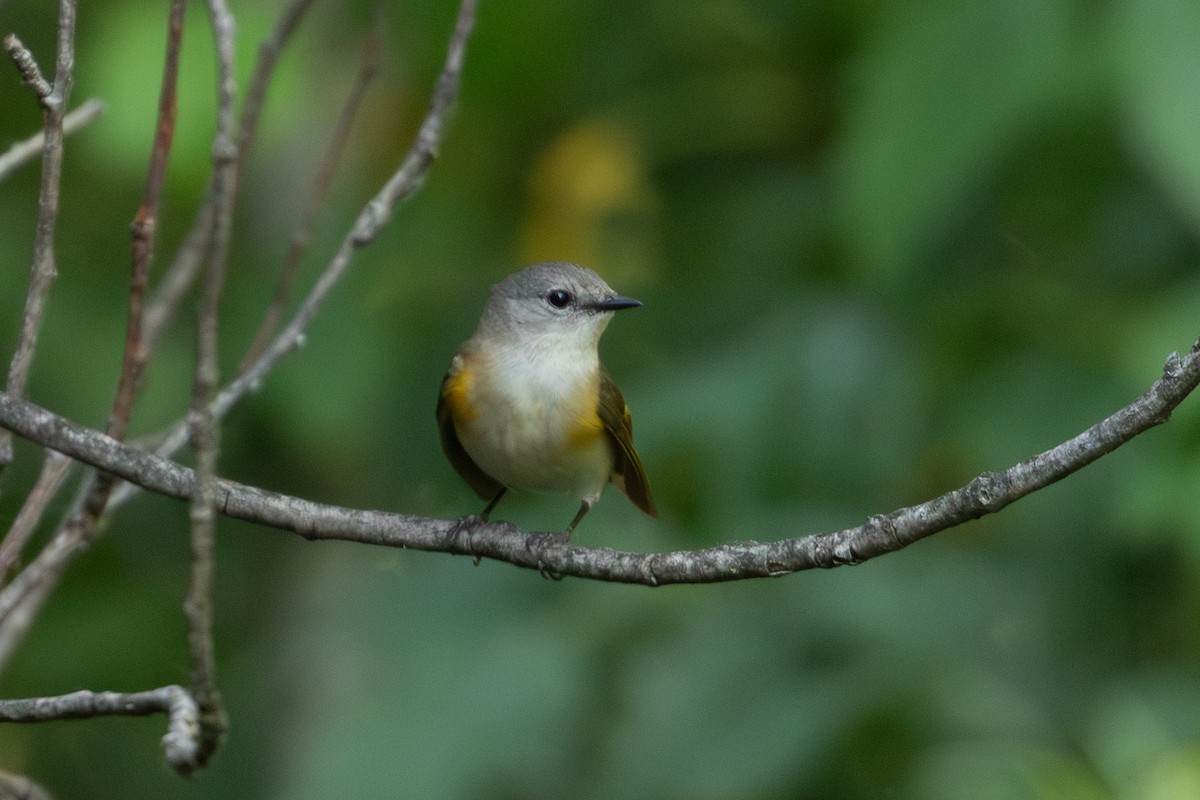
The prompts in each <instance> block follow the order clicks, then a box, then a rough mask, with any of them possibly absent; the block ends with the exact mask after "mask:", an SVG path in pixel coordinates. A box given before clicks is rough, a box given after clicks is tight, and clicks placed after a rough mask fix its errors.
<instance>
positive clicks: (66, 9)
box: [0, 0, 75, 473]
mask: <svg viewBox="0 0 1200 800" xmlns="http://www.w3.org/2000/svg"><path fill="white" fill-rule="evenodd" d="M4 43H5V46H6V47H8V48H9V53H10V54H12V55H13V57H14V59H15V60H16V61H17V67H18V69H21V70H22V74H23V76H24V78H25V80H26V82H30V80H31V78H33V77H36V79H37V80H36V81H34V84H35V85H34V87H33V88H34V91H35V92H36V93H37V95H38V97H39V99H40V102H41V105H42V110H43V113H42V117H43V128H42V129H43V139H42V185H41V189H40V190H39V193H38V221H37V233H36V234H35V237H34V243H33V266H32V268H31V270H30V276H29V286H28V288H27V290H26V293H25V309H24V313H23V314H22V316H21V331H20V334H19V336H18V338H17V349H16V351H15V352H14V353H13V357H12V361H11V362H10V364H9V369H8V383H7V388H6V391H7V392H9V393H10V394H14V395H16V396H18V397H21V396H24V394H25V384H26V382H27V381H28V379H29V370H30V367H31V366H32V365H33V357H34V353H35V351H36V350H37V340H38V335H39V334H40V333H41V329H42V317H43V315H44V314H45V310H46V300H47V299H48V298H49V296H50V286H51V284H53V283H54V279H55V278H56V277H57V275H58V272H57V269H56V268H55V264H54V231H55V228H56V227H57V224H58V196H59V185H60V183H61V181H62V153H63V116H64V114H65V113H66V107H67V100H68V97H69V96H70V93H71V69H72V66H73V65H74V62H75V0H61V2H60V5H59V12H58V52H57V57H56V59H55V74H54V85H53V86H51V87H49V91H48V92H45V91H43V90H44V88H45V80H44V79H43V78H42V77H41V73H40V72H38V71H37V65H36V63H34V61H33V56H32V55H31V54H30V53H29V51H28V50H27V49H25V46H24V45H22V44H21V43H20V41H19V40H17V38H16V36H12V35H10V36H8V37H5V40H4ZM30 67H32V69H33V73H30V72H29V71H28V70H29V68H30ZM11 461H12V440H11V439H10V437H9V436H8V435H7V434H5V433H3V432H0V473H3V471H4V468H5V467H7V466H8V464H9V463H10V462H11Z"/></svg>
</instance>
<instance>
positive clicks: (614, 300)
mask: <svg viewBox="0 0 1200 800" xmlns="http://www.w3.org/2000/svg"><path fill="white" fill-rule="evenodd" d="M641 304H642V301H641V300H634V299H633V298H632V297H621V296H620V295H617V296H615V297H606V298H605V299H603V300H597V301H596V302H595V303H592V308H594V309H595V310H596V311H620V310H621V309H622V308H637V307H638V306H640V305H641Z"/></svg>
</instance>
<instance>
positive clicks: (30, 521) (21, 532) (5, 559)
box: [0, 450, 73, 663]
mask: <svg viewBox="0 0 1200 800" xmlns="http://www.w3.org/2000/svg"><path fill="white" fill-rule="evenodd" d="M72 463H73V462H72V461H71V459H69V458H67V457H66V456H64V455H63V454H62V453H56V452H54V451H53V450H48V451H47V452H46V458H45V459H43V461H42V473H41V475H39V476H38V479H37V482H36V483H34V485H33V488H32V489H30V490H29V494H27V495H25V502H24V503H23V504H22V505H21V510H20V511H19V512H18V513H17V517H16V519H14V520H13V524H12V527H10V528H9V529H8V533H6V534H5V535H4V542H3V544H0V577H3V576H4V575H7V574H8V571H9V569H11V568H12V566H13V565H14V564H16V563H17V559H18V558H20V556H21V549H22V548H23V547H24V546H25V543H26V542H27V541H29V537H30V536H32V535H33V532H34V531H35V530H37V526H38V523H39V522H41V519H42V514H44V513H45V511H46V506H47V505H49V504H50V501H51V500H52V499H54V496H55V495H56V494H58V490H59V488H61V487H62V484H63V481H64V480H65V479H66V477H67V474H68V472H70V467H71V464H72ZM0 650H2V648H0ZM0 663H2V659H0Z"/></svg>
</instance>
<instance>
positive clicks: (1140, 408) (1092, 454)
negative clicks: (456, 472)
mask: <svg viewBox="0 0 1200 800" xmlns="http://www.w3.org/2000/svg"><path fill="white" fill-rule="evenodd" d="M1197 386H1200V341H1197V342H1196V343H1195V344H1194V345H1193V346H1192V349H1191V350H1190V351H1189V352H1188V353H1187V354H1186V355H1185V356H1183V357H1180V356H1178V355H1177V354H1174V353H1172V354H1171V356H1170V357H1169V358H1168V359H1167V363H1166V365H1165V367H1164V369H1163V375H1162V377H1161V378H1160V379H1159V380H1157V381H1156V382H1155V383H1154V384H1153V385H1152V386H1151V387H1150V388H1149V389H1147V390H1146V392H1145V393H1144V394H1142V396H1141V397H1139V398H1138V399H1137V400H1135V401H1134V402H1133V403H1131V404H1129V405H1128V406H1126V407H1125V408H1122V409H1121V410H1119V411H1117V412H1116V413H1114V414H1112V415H1111V416H1109V417H1106V418H1105V419H1103V420H1101V421H1100V422H1098V423H1096V424H1095V425H1093V426H1091V427H1090V428H1088V429H1087V430H1085V431H1084V432H1083V433H1080V434H1079V435H1078V436H1075V437H1074V438H1072V439H1069V440H1067V441H1065V442H1063V443H1062V444H1060V445H1058V446H1057V447H1054V448H1051V449H1050V450H1047V451H1045V452H1043V453H1039V454H1037V455H1035V456H1033V457H1031V458H1029V459H1026V460H1025V461H1022V462H1020V463H1019V464H1015V465H1013V466H1012V467H1009V468H1008V469H1006V470H1004V471H1003V472H987V473H983V474H982V475H979V476H978V477H976V478H975V479H974V480H972V481H971V482H969V483H968V484H966V485H965V486H963V487H961V488H959V489H955V490H954V491H951V492H948V493H946V494H944V495H942V496H941V497H936V498H934V499H932V500H929V501H927V502H924V503H920V504H918V505H915V506H909V507H906V508H900V509H897V510H895V511H892V512H890V513H888V514H879V515H875V516H873V517H871V518H870V519H868V520H867V521H866V522H864V523H863V524H862V525H859V526H858V527H855V528H847V529H845V530H841V531H836V532H833V533H823V534H815V535H811V536H797V537H792V538H786V539H781V540H778V541H773V542H756V541H746V542H740V543H737V544H729V545H721V546H719V547H710V548H705V549H702V550H687V551H678V552H672V553H631V552H625V551H619V550H612V549H608V548H602V547H582V546H579V545H568V544H559V543H558V540H555V539H554V538H553V537H547V536H545V535H539V534H533V535H531V534H527V533H524V532H522V531H520V530H519V529H517V527H516V526H514V525H512V524H510V523H506V522H494V523H486V522H483V521H482V520H480V519H479V518H478V517H464V518H463V519H459V520H440V519H430V518H427V517H418V516H412V515H408V514H396V513H387V512H382V511H367V510H360V509H349V508H341V507H338V506H331V505H324V504H321V503H314V502H312V501H309V500H304V499H301V498H296V497H288V496H286V495H282V494H278V493H276V492H270V491H266V490H264V489H259V488H256V487H252V486H244V485H241V484H237V483H234V482H233V481H225V480H219V481H218V482H217V487H216V488H217V497H218V502H217V508H218V509H220V511H221V513H223V514H225V515H227V516H230V517H233V518H235V519H241V520H246V521H249V522H255V523H258V524H261V525H266V526H269V527H273V528H279V529H281V530H288V531H292V532H294V533H297V534H299V535H300V536H303V537H304V538H306V539H328V540H341V541H353V542H360V543H363V544H373V545H382V546H387V547H402V548H410V549H414V550H428V551H434V552H445V553H454V554H460V555H470V556H477V557H482V558H492V559H496V560H499V561H507V562H508V563H510V564H514V565H516V566H519V567H525V568H528V569H537V570H539V571H541V572H543V573H549V574H553V575H562V576H566V575H571V576H574V577H579V578H591V579H595V580H604V581H615V582H621V583H638V584H644V585H647V586H661V585H664V584H673V583H714V582H719V581H732V580H743V579H746V578H764V577H776V576H780V575H786V574H789V573H793V572H799V571H801V570H806V569H813V568H828V567H838V566H843V565H847V564H859V563H861V562H863V561H866V560H868V559H871V558H875V557H876V556H880V555H883V554H884V553H890V552H894V551H896V550H900V549H901V548H904V547H907V546H908V545H910V544H912V543H913V542H916V541H918V540H919V539H923V538H925V537H926V536H929V535H931V534H934V533H937V532H939V531H943V530H946V529H948V528H951V527H954V526H956V525H959V524H962V523H963V522H967V521H968V520H972V519H977V518H979V517H982V516H984V515H986V514H992V513H995V512H997V511H999V510H1000V509H1002V508H1004V507H1005V506H1007V505H1009V504H1010V503H1013V502H1015V501H1017V500H1019V499H1021V498H1022V497H1025V496H1026V495H1028V494H1030V493H1032V492H1035V491H1037V490H1039V489H1042V488H1044V487H1046V486H1049V485H1050V484H1052V483H1054V482H1056V481H1059V480H1061V479H1063V478H1065V477H1066V476H1068V475H1070V474H1072V473H1073V472H1076V471H1078V470H1080V469H1082V468H1083V467H1085V466H1087V465H1088V464H1090V463H1092V462H1093V461H1095V460H1096V459H1098V458H1100V457H1102V456H1104V455H1106V454H1107V453H1110V452H1112V451H1113V450H1115V449H1116V448H1118V447H1120V446H1121V445H1122V444H1124V443H1125V442H1127V441H1129V440H1130V439H1132V438H1134V437H1135V436H1137V435H1138V434H1141V433H1143V432H1145V431H1147V430H1149V429H1150V428H1153V427H1155V426H1157V425H1161V424H1162V423H1164V422H1166V421H1167V420H1168V419H1169V418H1170V415H1171V412H1172V411H1173V410H1174V409H1175V408H1176V407H1177V406H1178V405H1179V404H1180V403H1181V402H1182V401H1183V399H1184V398H1185V397H1187V396H1188V395H1189V394H1190V393H1191V392H1192V391H1194V390H1195V389H1196V387H1197ZM0 426H4V427H8V428H9V429H10V430H12V431H13V432H14V433H16V434H17V435H19V436H23V437H25V438H28V439H30V440H32V441H35V442H37V443H39V444H41V445H44V446H46V447H51V448H53V449H55V450H59V451H61V452H63V453H64V454H66V455H69V456H71V457H72V458H75V459H78V460H80V461H83V462H85V463H88V464H91V465H93V466H95V467H97V468H99V469H105V470H109V471H111V472H114V473H116V474H118V475H120V476H121V477H122V478H124V479H125V480H127V481H130V482H132V483H136V484H138V485H139V486H142V487H144V488H146V489H149V490H151V491H154V492H157V493H160V494H164V495H168V496H170V497H175V498H179V499H187V498H190V497H191V495H192V492H193V491H195V484H196V479H195V474H194V473H193V472H192V470H190V469H188V468H186V467H183V466H180V465H179V464H176V463H174V462H171V461H166V460H164V459H162V458H159V457H158V456H155V455H153V454H150V453H146V452H144V451H141V450H136V449H134V448H131V447H128V446H126V445H123V444H121V443H119V442H116V441H114V440H113V439H110V438H108V437H106V436H104V434H102V433H100V432H99V431H94V430H89V429H87V428H83V427H81V426H79V425H76V424H74V423H72V422H70V421H68V420H66V419H63V418H62V417H60V416H57V415H55V414H53V413H51V412H49V411H46V410H45V409H42V408H39V407H37V406H35V405H33V404H32V403H30V402H28V401H26V400H20V399H17V398H13V397H8V396H5V395H0ZM10 588H11V587H10ZM8 595H9V590H8V589H5V590H4V591H0V609H3V608H4V607H5V606H6V604H7V603H8V602H10V598H9V597H8Z"/></svg>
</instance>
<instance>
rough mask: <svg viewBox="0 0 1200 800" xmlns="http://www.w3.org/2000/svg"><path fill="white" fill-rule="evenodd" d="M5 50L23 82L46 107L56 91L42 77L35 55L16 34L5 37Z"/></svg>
mask: <svg viewBox="0 0 1200 800" xmlns="http://www.w3.org/2000/svg"><path fill="white" fill-rule="evenodd" d="M4 49H5V50H7V51H8V57H9V58H11V59H12V61H13V63H14V64H16V66H17V72H20V73H21V80H22V81H23V82H24V83H25V85H26V86H28V87H29V88H30V89H32V90H33V93H34V95H35V96H36V97H37V99H38V102H39V103H41V104H42V105H43V106H45V103H46V98H48V97H49V96H50V93H51V92H52V91H54V87H53V86H51V85H50V82H49V81H48V80H46V79H45V78H43V77H42V71H41V69H39V68H38V65H37V60H36V59H35V58H34V57H33V53H31V52H30V51H29V48H28V47H26V46H25V44H24V43H23V42H22V41H21V40H20V39H19V38H17V35H16V34H15V33H10V34H7V35H6V36H5V37H4Z"/></svg>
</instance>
